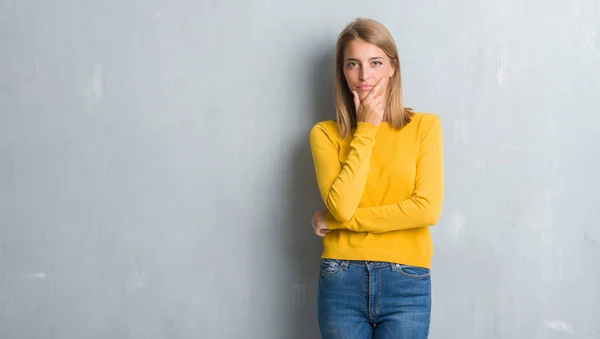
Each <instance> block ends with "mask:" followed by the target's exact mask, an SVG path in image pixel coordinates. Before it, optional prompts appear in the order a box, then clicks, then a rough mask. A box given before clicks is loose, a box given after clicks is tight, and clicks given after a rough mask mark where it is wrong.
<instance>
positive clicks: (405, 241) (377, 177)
mask: <svg viewBox="0 0 600 339" xmlns="http://www.w3.org/2000/svg"><path fill="white" fill-rule="evenodd" d="M442 144H443V142H442V125H441V122H440V119H439V117H438V116H436V115H433V114H427V113H416V114H415V115H414V116H413V118H412V121H411V122H410V123H409V124H408V125H406V126H405V127H403V128H402V129H400V130H396V129H394V128H393V127H392V126H391V125H390V124H389V123H385V122H383V123H381V124H380V126H379V127H377V126H375V125H372V124H369V123H363V122H359V123H358V125H357V127H356V129H354V130H353V131H352V133H351V136H350V137H348V138H347V139H342V138H341V137H340V135H339V133H338V128H337V124H336V122H335V121H323V122H320V123H318V124H316V125H315V126H314V127H313V128H312V130H311V132H310V145H311V150H312V155H313V160H314V165H315V170H316V174H317V183H318V185H319V190H320V191H321V195H322V197H323V201H324V202H325V205H326V207H327V209H328V210H329V212H328V214H327V224H328V227H329V229H330V230H331V232H329V233H328V234H327V235H326V236H325V237H324V238H323V243H324V252H323V254H322V257H323V258H333V259H345V260H369V261H387V262H393V263H400V264H406V265H414V266H420V267H426V268H430V267H431V259H432V256H433V243H432V240H431V234H430V232H429V226H432V225H435V224H436V223H437V222H438V219H439V217H440V214H441V210H442V202H443V198H444V162H443V146H442Z"/></svg>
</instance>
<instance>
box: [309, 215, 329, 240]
mask: <svg viewBox="0 0 600 339" xmlns="http://www.w3.org/2000/svg"><path fill="white" fill-rule="evenodd" d="M327 212H328V210H320V211H317V213H315V215H314V216H313V218H312V227H313V231H314V232H315V234H316V235H318V236H320V237H324V236H325V234H327V233H329V227H328V226H327Z"/></svg>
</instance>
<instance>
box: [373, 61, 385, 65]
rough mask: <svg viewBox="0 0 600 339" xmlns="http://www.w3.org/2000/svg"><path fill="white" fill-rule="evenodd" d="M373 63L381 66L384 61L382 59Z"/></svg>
mask: <svg viewBox="0 0 600 339" xmlns="http://www.w3.org/2000/svg"><path fill="white" fill-rule="evenodd" d="M373 64H374V65H375V66H381V65H383V63H382V62H381V61H373Z"/></svg>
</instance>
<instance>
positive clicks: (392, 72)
mask: <svg viewBox="0 0 600 339" xmlns="http://www.w3.org/2000/svg"><path fill="white" fill-rule="evenodd" d="M390 61H391V64H392V69H391V70H390V74H389V77H390V78H391V77H393V76H394V74H395V73H396V68H397V67H396V64H397V60H396V59H395V58H391V60H390Z"/></svg>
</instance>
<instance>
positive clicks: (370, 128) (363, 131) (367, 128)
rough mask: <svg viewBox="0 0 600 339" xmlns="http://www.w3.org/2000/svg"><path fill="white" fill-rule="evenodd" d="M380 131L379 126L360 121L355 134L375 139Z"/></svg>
mask: <svg viewBox="0 0 600 339" xmlns="http://www.w3.org/2000/svg"><path fill="white" fill-rule="evenodd" d="M378 130H379V126H375V125H373V124H371V123H368V122H364V121H359V122H357V123H356V132H354V134H357V135H366V136H373V137H374V136H375V134H377V131H378Z"/></svg>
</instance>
